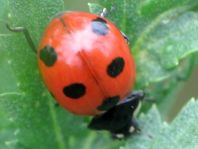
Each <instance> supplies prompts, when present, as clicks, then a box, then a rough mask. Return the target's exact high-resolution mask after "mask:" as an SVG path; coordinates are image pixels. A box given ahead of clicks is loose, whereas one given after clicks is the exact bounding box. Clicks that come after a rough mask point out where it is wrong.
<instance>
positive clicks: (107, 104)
mask: <svg viewBox="0 0 198 149" xmlns="http://www.w3.org/2000/svg"><path fill="white" fill-rule="evenodd" d="M119 100H120V96H113V97H109V98H106V99H105V100H104V101H103V103H102V104H101V105H100V106H98V107H97V109H98V110H100V111H107V110H109V109H111V108H112V107H114V106H115V105H116V104H117V103H118V101H119Z"/></svg>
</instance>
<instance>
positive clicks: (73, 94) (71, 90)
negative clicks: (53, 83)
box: [63, 83, 86, 99]
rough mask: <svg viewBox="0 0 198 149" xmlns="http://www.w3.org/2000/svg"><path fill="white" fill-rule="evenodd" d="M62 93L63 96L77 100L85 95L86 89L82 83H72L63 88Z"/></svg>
mask: <svg viewBox="0 0 198 149" xmlns="http://www.w3.org/2000/svg"><path fill="white" fill-rule="evenodd" d="M63 93H64V95H65V96H67V97H70V98H72V99H78V98H80V97H82V96H83V95H85V93H86V87H85V86H84V85H83V84H82V83H73V84H70V85H68V86H65V87H64V88H63Z"/></svg>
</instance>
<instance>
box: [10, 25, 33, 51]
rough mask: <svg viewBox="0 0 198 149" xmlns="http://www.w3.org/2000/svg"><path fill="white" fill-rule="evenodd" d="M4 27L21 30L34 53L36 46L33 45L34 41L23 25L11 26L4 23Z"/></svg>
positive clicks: (16, 30) (12, 30) (14, 30)
mask: <svg viewBox="0 0 198 149" xmlns="http://www.w3.org/2000/svg"><path fill="white" fill-rule="evenodd" d="M6 27H7V29H8V30H9V31H11V32H22V33H23V34H24V36H25V38H26V40H27V42H28V44H29V46H30V47H31V49H32V50H33V51H34V52H35V53H36V47H35V45H34V42H33V40H32V38H31V36H30V33H29V31H28V30H27V29H26V28H25V27H11V26H10V25H9V24H6Z"/></svg>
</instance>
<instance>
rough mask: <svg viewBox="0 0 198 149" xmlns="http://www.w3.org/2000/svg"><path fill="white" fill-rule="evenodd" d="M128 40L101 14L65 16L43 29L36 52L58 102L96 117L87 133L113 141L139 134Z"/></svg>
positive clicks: (46, 80)
mask: <svg viewBox="0 0 198 149" xmlns="http://www.w3.org/2000/svg"><path fill="white" fill-rule="evenodd" d="M7 27H8V28H9V29H10V30H11V31H16V29H13V28H11V27H9V26H7ZM23 29H24V30H25V28H23ZM24 30H23V32H24V33H25V35H26V37H27V36H29V34H27V33H28V32H27V30H26V32H25V31H24ZM27 39H28V38H27ZM126 39H127V37H126V36H125V35H124V34H123V33H122V32H120V31H119V29H118V28H117V27H116V26H115V25H114V24H113V23H111V22H110V21H109V20H107V19H106V18H104V16H103V15H101V16H98V15H95V14H91V13H87V12H63V13H61V14H59V15H57V16H56V17H54V18H53V19H52V21H51V22H50V23H49V25H48V26H47V27H46V30H45V32H44V35H43V37H42V39H41V42H40V45H39V48H38V50H37V59H38V65H39V69H40V73H41V76H42V78H43V80H44V83H45V84H46V86H47V88H48V90H49V92H50V93H51V94H52V95H53V97H54V98H55V99H56V100H57V102H58V103H59V104H60V105H61V106H63V107H64V108H65V109H67V110H68V111H70V112H72V113H74V114H77V115H89V116H94V117H93V119H92V120H91V122H90V123H89V125H88V127H89V128H91V129H95V130H108V131H110V132H111V133H112V135H113V136H115V137H117V138H119V137H122V136H128V135H129V134H130V133H132V132H134V130H138V126H137V124H136V122H135V121H134V116H133V115H134V113H135V110H136V109H137V107H138V105H139V103H140V100H141V99H142V98H143V96H144V95H143V93H142V92H141V93H139V92H138V93H131V90H132V88H133V85H134V82H135V75H136V71H135V63H134V60H133V58H132V55H131V53H130V49H129V46H128V43H127V40H126ZM29 44H30V45H31V42H29Z"/></svg>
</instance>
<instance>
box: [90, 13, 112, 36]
mask: <svg viewBox="0 0 198 149" xmlns="http://www.w3.org/2000/svg"><path fill="white" fill-rule="evenodd" d="M91 27H92V31H93V32H94V33H96V34H97V35H101V36H104V35H106V34H107V33H108V31H109V28H108V26H107V22H106V21H105V20H104V19H102V18H99V17H98V18H96V19H94V20H92V22H91Z"/></svg>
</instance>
